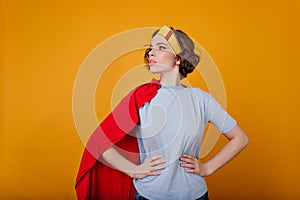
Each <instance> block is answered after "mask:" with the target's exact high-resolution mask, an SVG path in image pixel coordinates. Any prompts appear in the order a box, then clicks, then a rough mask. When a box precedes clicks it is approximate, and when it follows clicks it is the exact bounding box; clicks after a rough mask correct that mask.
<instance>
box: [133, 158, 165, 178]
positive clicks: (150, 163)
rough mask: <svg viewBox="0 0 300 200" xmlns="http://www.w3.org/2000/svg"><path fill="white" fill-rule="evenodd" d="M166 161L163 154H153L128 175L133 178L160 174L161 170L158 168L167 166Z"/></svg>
mask: <svg viewBox="0 0 300 200" xmlns="http://www.w3.org/2000/svg"><path fill="white" fill-rule="evenodd" d="M165 163H166V161H165V160H164V159H162V156H161V155H157V156H153V157H151V158H149V159H148V160H146V161H145V162H144V163H142V164H140V165H137V166H136V167H135V169H134V170H133V172H130V173H128V175H129V176H130V177H132V178H137V179H138V178H145V177H147V176H158V175H160V172H158V171H157V170H161V169H164V168H166V165H164V164H165Z"/></svg>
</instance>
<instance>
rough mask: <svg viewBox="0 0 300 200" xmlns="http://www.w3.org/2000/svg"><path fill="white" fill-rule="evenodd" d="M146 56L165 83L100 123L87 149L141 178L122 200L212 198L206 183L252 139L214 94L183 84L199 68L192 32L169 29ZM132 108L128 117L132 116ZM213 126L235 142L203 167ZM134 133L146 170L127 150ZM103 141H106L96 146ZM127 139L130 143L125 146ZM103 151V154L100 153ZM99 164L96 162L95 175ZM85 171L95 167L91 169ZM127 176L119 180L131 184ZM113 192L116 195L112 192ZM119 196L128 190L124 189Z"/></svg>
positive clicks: (140, 92) (143, 90)
mask: <svg viewBox="0 0 300 200" xmlns="http://www.w3.org/2000/svg"><path fill="white" fill-rule="evenodd" d="M144 58H145V61H146V63H147V64H148V67H149V70H150V71H151V72H152V73H159V74H160V80H159V81H155V80H154V81H152V82H151V83H150V84H146V85H143V86H140V87H138V88H137V89H135V90H134V91H133V92H132V93H130V95H128V98H125V99H129V100H123V101H122V102H123V103H122V102H121V103H120V105H119V106H118V107H117V108H116V110H115V113H114V112H113V113H114V114H112V115H111V117H108V120H104V122H103V123H102V126H101V125H100V127H101V128H100V129H101V131H95V133H96V134H95V133H94V135H98V136H95V137H91V139H90V142H89V143H90V144H92V145H89V144H88V145H87V147H88V146H90V148H88V151H89V154H92V155H93V156H94V157H95V158H98V157H99V158H100V159H103V160H104V162H107V164H108V165H109V166H110V167H112V168H115V169H116V170H118V172H119V173H121V172H123V173H121V174H122V175H124V174H126V175H127V176H126V175H124V176H126V177H131V178H133V179H134V181H133V182H134V187H133V186H132V185H131V186H128V187H127V185H126V184H124V187H125V188H128V189H126V191H127V190H128V191H129V190H130V191H131V192H129V193H128V192H127V193H126V192H125V193H124V192H123V193H122V192H120V193H118V195H120V196H118V199H126V198H127V199H132V198H133V195H132V193H133V191H134V188H135V189H136V193H135V198H136V199H208V192H207V186H206V183H205V180H204V177H205V176H209V175H211V174H213V173H214V172H215V171H216V170H218V169H219V168H220V167H222V166H223V165H225V164H226V163H228V162H229V161H230V160H231V159H232V158H234V157H235V156H236V155H237V154H238V153H239V152H240V151H241V150H242V149H243V148H244V147H245V146H246V145H247V143H248V138H247V136H246V134H245V133H244V131H243V130H242V129H241V128H240V127H239V125H237V123H236V121H235V120H234V119H233V118H232V117H231V116H230V115H229V114H227V113H226V111H225V110H224V109H223V108H222V107H221V106H220V105H219V104H218V103H217V102H216V101H215V99H214V98H213V97H212V96H211V95H209V94H208V93H206V92H204V91H202V90H200V89H198V88H189V87H186V86H184V85H182V84H181V80H182V79H183V78H185V77H186V76H187V75H188V74H189V73H191V72H192V71H193V70H194V68H195V66H197V64H198V62H199V56H198V55H196V54H195V53H194V44H193V42H192V40H191V39H190V38H189V37H188V36H187V35H186V34H185V33H183V32H182V31H180V30H173V29H172V28H170V27H169V26H167V25H165V26H163V27H162V28H161V29H159V30H158V31H156V32H155V33H154V34H153V37H152V41H151V46H150V48H149V49H147V50H146V53H145V56H144ZM124 102H125V103H124ZM123 104H124V105H125V106H124V105H123ZM122 105H123V106H122ZM124 107H126V109H125V110H126V111H128V112H124V109H122V108H124ZM121 113H129V114H128V116H129V117H128V116H127V117H126V116H121V115H122V114H121ZM120 116H121V117H120ZM128 118H131V119H133V120H132V122H133V123H127V122H126V123H124V121H126V120H127V119H128ZM105 121H106V122H105ZM208 122H210V123H212V124H213V125H215V126H216V127H217V128H218V129H219V130H220V132H222V133H224V134H223V135H224V136H225V137H226V138H227V139H228V140H229V142H228V143H227V144H226V145H225V146H224V147H223V148H222V149H221V151H220V152H218V153H217V154H216V155H215V156H214V157H213V158H212V159H210V160H208V161H207V162H206V163H201V162H200V161H199V160H198V159H197V158H198V154H199V151H200V146H201V142H202V138H203V133H204V130H205V126H206V125H207V123H208ZM111 124H114V127H116V128H115V129H113V130H116V129H118V131H112V129H111ZM124 124H125V125H124ZM128 124H130V125H128ZM136 124H137V125H138V126H136ZM105 127H110V129H106V128H105ZM119 127H122V128H119ZM119 129H120V130H119ZM99 132H101V133H100V134H99ZM133 132H134V134H135V137H137V140H138V148H139V157H140V161H139V163H140V164H137V162H136V161H137V160H135V159H133V158H132V157H131V158H130V155H128V152H136V149H135V150H132V149H131V150H132V151H131V150H128V149H126V150H125V151H124V148H125V147H126V146H131V145H130V144H129V143H132V144H133V143H134V142H133V140H131V139H130V140H127V142H125V139H124V138H126V137H127V135H128V133H133ZM99 135H101V136H99ZM103 135H104V136H105V137H104V136H103ZM95 140H97V141H100V140H101V141H102V142H101V144H99V143H97V144H96V145H95V144H94V142H93V141H95ZM103 141H104V142H103ZM122 141H123V144H121V145H117V143H120V142H121V143H122ZM95 146H96V147H99V146H101V148H102V149H101V150H100V151H99V150H98V148H94V147H95ZM103 146H104V147H103ZM94 149H97V150H94ZM129 154H130V153H129ZM84 158H85V157H84ZM84 158H83V160H87V159H86V158H85V159H84ZM85 163H86V162H85ZM96 163H97V162H96ZM91 166H92V167H91ZM94 166H95V161H93V162H92V164H91V165H90V168H89V169H93V168H94ZM81 168H86V169H87V167H86V165H84V166H83V167H82V166H81ZM102 171H103V170H102ZM81 174H83V175H81V176H80V177H79V178H78V179H77V180H78V181H77V183H78V182H80V181H81V182H86V181H82V180H81V179H83V178H82V177H85V176H86V171H85V172H84V173H81ZM104 176H105V175H104V174H102V177H104ZM119 176H120V177H121V175H119ZM120 177H119V178H120ZM123 178H124V177H123ZM123 178H120V179H116V180H121V179H122V180H125V178H124V179H123ZM107 179H108V177H107V178H106V180H105V181H106V182H107ZM102 181H103V180H102ZM127 181H128V179H126V182H127ZM108 182H115V183H116V182H117V181H108ZM104 187H105V186H104ZM107 190H110V189H109V188H108V187H107V188H106V189H105V191H107ZM117 190H118V191H120V190H122V186H119V187H118V189H117ZM94 191H95V190H94ZM105 191H104V190H102V193H104V192H105ZM112 191H113V190H112ZM79 193H80V192H78V189H77V194H79ZM92 193H93V192H92ZM94 193H95V192H94ZM111 193H113V192H108V193H107V194H106V197H107V198H111V199H113V197H112V196H110V194H111ZM123 194H124V195H123ZM92 196H93V195H89V197H86V198H92ZM125 196H126V197H125ZM106 197H104V196H103V197H101V198H106ZM116 198H117V197H116Z"/></svg>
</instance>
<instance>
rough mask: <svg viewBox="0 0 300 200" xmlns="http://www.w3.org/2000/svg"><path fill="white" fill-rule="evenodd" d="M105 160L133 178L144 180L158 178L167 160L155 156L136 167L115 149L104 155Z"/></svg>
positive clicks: (112, 148)
mask: <svg viewBox="0 0 300 200" xmlns="http://www.w3.org/2000/svg"><path fill="white" fill-rule="evenodd" d="M102 157H103V159H104V160H105V161H106V162H108V163H109V164H110V165H112V166H113V167H115V168H116V169H118V170H119V171H122V172H124V173H125V174H127V175H128V176H130V177H132V178H144V177H146V176H158V175H160V172H157V170H160V169H164V168H165V167H166V166H165V165H163V164H164V163H165V160H163V159H162V157H161V156H159V155H158V156H153V157H151V158H150V159H148V160H146V161H145V162H144V163H142V164H140V165H136V164H134V163H132V162H130V161H129V160H127V159H126V158H124V157H123V156H122V155H121V154H120V153H119V152H118V151H117V150H116V149H115V148H114V147H111V148H109V149H108V150H106V151H105V152H104V153H103V154H102Z"/></svg>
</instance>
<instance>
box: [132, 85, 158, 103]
mask: <svg viewBox="0 0 300 200" xmlns="http://www.w3.org/2000/svg"><path fill="white" fill-rule="evenodd" d="M160 88H161V85H160V84H158V83H145V84H142V85H140V86H138V87H136V88H135V89H134V90H133V91H132V92H131V97H132V100H134V101H135V103H136V105H137V106H138V108H140V107H142V106H143V105H144V104H145V103H147V102H150V101H151V100H152V99H153V97H155V96H156V94H157V91H158V89H160Z"/></svg>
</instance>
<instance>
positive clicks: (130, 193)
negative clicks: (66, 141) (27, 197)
mask: <svg viewBox="0 0 300 200" xmlns="http://www.w3.org/2000/svg"><path fill="white" fill-rule="evenodd" d="M160 87H161V85H160V84H159V82H158V81H157V80H155V79H153V80H152V81H151V82H150V83H146V84H144V85H141V86H139V87H137V88H135V89H133V90H132V91H131V92H130V93H129V94H128V95H127V96H125V97H124V98H123V99H122V100H121V101H120V103H119V104H118V105H117V106H116V108H115V109H114V110H113V111H112V112H111V113H110V114H109V115H108V116H107V117H106V118H105V119H104V120H103V121H102V122H101V123H100V125H99V126H98V127H97V128H96V129H95V131H94V132H93V133H92V135H91V136H90V138H89V140H88V142H87V144H86V147H85V149H84V152H83V155H82V159H81V163H80V167H79V171H78V175H77V178H76V185H75V189H76V194H77V198H78V199H79V200H87V199H92V200H94V199H110V200H111V199H124V200H128V199H134V197H135V187H134V185H133V181H132V178H131V177H129V176H128V175H126V174H125V173H123V172H121V171H118V170H116V169H114V168H112V167H110V166H109V164H108V163H106V162H105V161H104V160H103V159H102V158H101V155H102V154H103V153H104V152H105V151H106V150H107V149H109V148H110V147H112V146H114V147H115V148H116V149H117V150H118V151H119V152H120V154H122V155H123V156H124V157H125V158H126V159H128V160H130V161H131V162H134V163H136V164H138V163H139V155H138V153H139V148H138V144H137V139H136V137H135V136H134V135H132V134H130V133H131V132H132V131H133V130H134V128H135V127H136V125H139V109H140V108H141V107H143V105H144V104H145V103H147V102H150V101H151V99H152V98H153V97H155V96H156V94H157V91H158V89H159V88H160Z"/></svg>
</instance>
